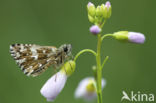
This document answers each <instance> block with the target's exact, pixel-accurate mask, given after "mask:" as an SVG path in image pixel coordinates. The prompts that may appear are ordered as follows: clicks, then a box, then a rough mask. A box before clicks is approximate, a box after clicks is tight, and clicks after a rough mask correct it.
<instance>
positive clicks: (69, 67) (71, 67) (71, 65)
mask: <svg viewBox="0 0 156 103" xmlns="http://www.w3.org/2000/svg"><path fill="white" fill-rule="evenodd" d="M75 67H76V64H75V61H72V60H70V61H67V62H66V63H65V64H64V65H63V66H62V68H61V72H64V73H66V75H67V76H70V75H71V74H72V73H73V72H74V71H75Z"/></svg>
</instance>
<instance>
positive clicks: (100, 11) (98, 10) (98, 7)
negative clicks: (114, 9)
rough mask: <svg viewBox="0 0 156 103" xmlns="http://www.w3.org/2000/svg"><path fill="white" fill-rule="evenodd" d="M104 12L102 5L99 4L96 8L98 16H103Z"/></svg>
mask: <svg viewBox="0 0 156 103" xmlns="http://www.w3.org/2000/svg"><path fill="white" fill-rule="evenodd" d="M102 14H103V12H102V8H101V6H97V8H96V17H101V16H102Z"/></svg>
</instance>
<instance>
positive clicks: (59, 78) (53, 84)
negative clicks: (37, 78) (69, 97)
mask: <svg viewBox="0 0 156 103" xmlns="http://www.w3.org/2000/svg"><path fill="white" fill-rule="evenodd" d="M66 80H67V76H66V74H65V73H62V72H58V73H56V74H55V75H54V76H52V77H51V78H50V79H49V80H48V81H47V82H46V83H45V84H44V86H43V87H42V88H41V90H40V92H41V94H42V95H43V96H44V97H45V98H47V101H53V100H54V99H55V98H56V96H57V95H58V94H59V93H60V92H61V90H62V89H63V87H64V85H65V83H66Z"/></svg>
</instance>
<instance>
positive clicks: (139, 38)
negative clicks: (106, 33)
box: [113, 31, 145, 44]
mask: <svg viewBox="0 0 156 103" xmlns="http://www.w3.org/2000/svg"><path fill="white" fill-rule="evenodd" d="M113 36H114V37H115V39H117V40H120V41H129V42H131V43H137V44H143V43H144V42H145V36H144V35H143V34H141V33H137V32H128V31H119V32H116V33H114V34H113Z"/></svg>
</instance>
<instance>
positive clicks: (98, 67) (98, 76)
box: [96, 34, 102, 103]
mask: <svg viewBox="0 0 156 103" xmlns="http://www.w3.org/2000/svg"><path fill="white" fill-rule="evenodd" d="M101 42H102V40H101V34H98V43H97V56H96V63H97V78H96V79H97V80H96V85H97V96H98V103H102V88H101V79H102V72H101V71H102V69H101Z"/></svg>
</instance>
